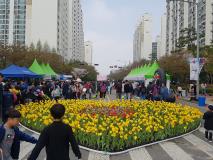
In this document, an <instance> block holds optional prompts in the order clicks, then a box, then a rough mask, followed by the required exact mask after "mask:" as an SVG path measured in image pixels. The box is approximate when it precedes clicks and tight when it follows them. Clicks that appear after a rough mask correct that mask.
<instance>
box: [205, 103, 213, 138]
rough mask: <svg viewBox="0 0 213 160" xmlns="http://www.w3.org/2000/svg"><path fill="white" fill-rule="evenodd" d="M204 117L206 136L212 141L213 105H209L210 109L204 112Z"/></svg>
mask: <svg viewBox="0 0 213 160" xmlns="http://www.w3.org/2000/svg"><path fill="white" fill-rule="evenodd" d="M203 119H204V121H205V122H204V128H205V129H206V131H205V137H206V139H208V140H209V142H212V133H213V105H209V106H208V111H207V112H205V113H204V116H203Z"/></svg>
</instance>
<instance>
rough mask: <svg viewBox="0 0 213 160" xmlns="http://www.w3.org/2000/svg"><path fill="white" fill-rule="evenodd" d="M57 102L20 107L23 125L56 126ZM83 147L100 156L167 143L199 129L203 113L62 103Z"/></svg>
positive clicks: (172, 107)
mask: <svg viewBox="0 0 213 160" xmlns="http://www.w3.org/2000/svg"><path fill="white" fill-rule="evenodd" d="M55 103H56V102H55V101H45V102H41V103H29V104H27V105H25V106H23V105H22V106H20V107H18V109H19V110H20V112H21V114H22V116H23V118H22V120H21V123H22V124H23V125H25V126H26V127H29V128H30V129H32V130H35V131H38V132H41V131H42V130H43V128H44V127H45V126H47V125H49V124H51V123H52V118H51V116H50V112H49V109H50V107H51V106H52V105H54V104H55ZM59 103H61V104H63V105H64V106H65V107H66V114H65V116H64V119H63V121H64V122H65V123H66V124H69V125H70V126H71V127H72V128H73V131H74V133H75V134H76V139H77V140H78V142H79V144H80V145H81V146H85V148H91V150H93V151H95V150H96V152H97V151H98V152H100V153H115V154H116V153H119V154H120V153H122V152H123V151H129V150H131V149H132V148H133V149H135V148H138V146H143V147H144V146H148V145H152V144H155V143H159V142H163V141H167V140H170V139H173V138H176V137H179V136H183V135H185V134H186V133H191V131H194V130H196V128H198V127H199V125H200V121H201V117H202V113H201V112H200V111H199V109H196V108H193V107H190V106H182V105H181V104H172V103H166V102H152V101H110V102H105V101H91V100H84V101H81V100H60V101H59Z"/></svg>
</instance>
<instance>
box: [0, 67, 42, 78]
mask: <svg viewBox="0 0 213 160" xmlns="http://www.w3.org/2000/svg"><path fill="white" fill-rule="evenodd" d="M0 73H1V74H3V75H4V76H5V77H6V78H39V77H40V76H39V75H37V74H35V73H33V72H31V71H29V70H28V69H27V68H26V67H19V66H16V65H10V66H9V67H7V68H5V69H3V70H1V71H0Z"/></svg>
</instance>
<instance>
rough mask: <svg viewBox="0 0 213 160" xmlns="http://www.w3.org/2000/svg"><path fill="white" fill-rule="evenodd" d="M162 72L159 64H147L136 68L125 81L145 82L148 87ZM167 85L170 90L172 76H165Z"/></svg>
mask: <svg viewBox="0 0 213 160" xmlns="http://www.w3.org/2000/svg"><path fill="white" fill-rule="evenodd" d="M158 70H160V66H159V64H158V63H157V62H154V63H153V64H148V65H147V64H145V65H144V66H141V67H137V68H134V69H132V70H131V71H130V73H129V74H128V75H127V76H126V77H125V78H124V80H128V81H144V83H145V85H146V86H147V85H148V84H149V82H151V81H153V80H154V78H155V76H156V73H157V72H158ZM165 79H166V85H167V87H168V88H169V87H170V82H171V76H170V75H168V74H165Z"/></svg>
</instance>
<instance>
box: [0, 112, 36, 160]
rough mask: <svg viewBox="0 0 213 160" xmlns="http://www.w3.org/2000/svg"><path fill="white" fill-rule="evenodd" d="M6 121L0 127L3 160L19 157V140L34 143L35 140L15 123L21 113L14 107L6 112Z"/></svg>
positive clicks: (0, 147) (0, 145)
mask: <svg viewBox="0 0 213 160" xmlns="http://www.w3.org/2000/svg"><path fill="white" fill-rule="evenodd" d="M7 116H8V117H7V121H6V123H5V124H4V125H2V126H1V127H0V149H1V151H2V154H3V155H0V156H3V159H4V160H12V159H18V158H19V152H20V141H26V142H30V143H33V144H35V143H36V142H37V140H36V139H35V138H34V137H31V136H29V135H27V134H25V133H23V132H21V131H20V130H19V129H18V127H17V125H18V124H19V119H20V117H21V114H20V112H19V111H17V110H15V109H10V110H9V111H8V114H7Z"/></svg>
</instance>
